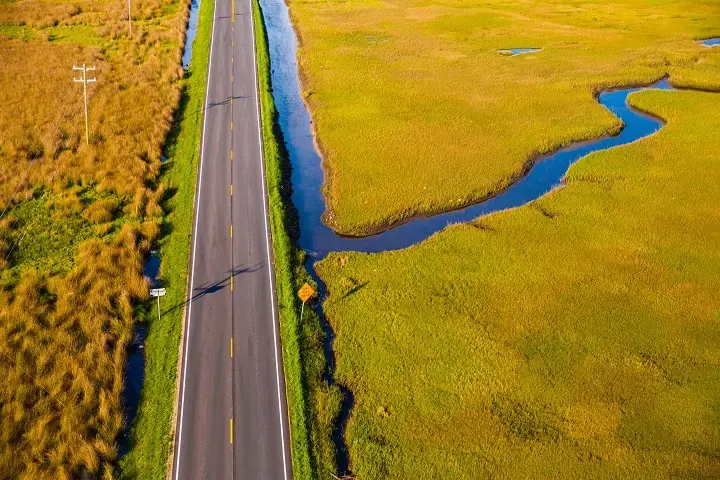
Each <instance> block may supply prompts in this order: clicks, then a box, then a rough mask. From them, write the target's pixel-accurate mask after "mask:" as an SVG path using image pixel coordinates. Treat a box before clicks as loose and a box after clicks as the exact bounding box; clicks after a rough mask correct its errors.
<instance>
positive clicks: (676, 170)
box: [318, 2, 720, 480]
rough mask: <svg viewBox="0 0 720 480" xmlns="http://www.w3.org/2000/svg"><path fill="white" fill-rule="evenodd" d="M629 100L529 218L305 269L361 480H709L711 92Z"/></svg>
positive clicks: (716, 115)
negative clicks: (626, 127)
mask: <svg viewBox="0 0 720 480" xmlns="http://www.w3.org/2000/svg"><path fill="white" fill-rule="evenodd" d="M676 3H677V2H676ZM716 55H720V52H718V53H717V54H716ZM716 75H718V77H720V69H718V70H716ZM630 100H631V102H632V103H633V104H635V105H636V106H638V107H640V108H641V109H643V110H645V111H648V112H650V113H653V114H655V115H658V116H660V117H662V118H664V119H667V121H668V124H667V125H666V126H665V127H664V129H662V130H660V131H659V132H658V133H657V134H655V135H653V136H651V137H648V138H647V139H644V140H641V141H639V142H636V143H633V144H630V145H627V146H624V147H619V148H617V149H614V150H609V151H605V152H599V153H595V154H593V155H591V156H589V157H587V158H585V159H582V160H580V162H578V163H577V164H576V165H575V166H573V167H572V168H571V170H570V172H569V174H568V178H567V185H566V186H564V187H562V188H560V189H557V190H555V191H553V192H552V193H550V194H548V195H546V196H545V197H543V198H541V199H539V200H537V201H536V202H533V203H531V204H529V205H527V206H524V207H521V208H517V209H513V210H509V211H505V212H499V213H496V214H493V215H490V216H487V217H482V218H480V219H478V220H476V221H474V222H471V223H469V224H465V225H457V226H453V227H450V228H448V229H446V230H445V231H443V232H441V233H439V234H437V235H435V236H433V237H432V238H430V239H429V240H427V241H425V242H423V243H422V244H420V245H417V246H414V247H411V248H409V249H406V250H402V251H397V252H390V253H383V254H376V255H367V254H356V253H350V254H348V253H335V254H332V255H331V256H330V257H328V259H326V260H324V261H323V262H322V263H320V264H319V265H318V271H319V273H320V275H321V277H322V278H323V279H324V280H325V281H326V282H327V285H328V287H329V292H330V296H329V299H328V300H327V301H326V303H325V311H326V314H327V316H328V318H329V320H330V322H331V323H332V325H333V327H334V329H335V332H336V334H337V338H336V341H335V351H336V354H337V357H338V358H337V359H338V362H337V365H338V370H337V377H338V381H339V382H342V383H344V384H345V385H347V386H348V387H349V388H350V389H351V390H352V391H353V392H354V396H355V401H356V403H355V406H354V408H353V413H352V417H351V419H350V423H349V426H348V430H347V433H346V440H347V443H348V445H349V451H350V457H351V462H352V470H353V472H354V473H355V474H356V475H357V478H358V479H363V480H370V479H408V478H412V479H436V478H443V479H456V478H457V479H467V478H517V479H524V478H577V479H586V478H627V479H637V478H653V479H669V478H708V479H709V478H718V477H720V457H719V456H718V452H719V451H720V297H719V296H718V294H717V292H718V291H720V275H719V273H720V253H719V252H720V249H718V245H720V228H718V225H720V190H719V189H718V187H717V185H718V184H719V183H720V136H718V135H717V132H720V94H718V93H704V92H691V91H649V92H648V91H646V92H640V93H636V94H634V95H633V96H631V97H630ZM540 124H544V123H542V122H541V123H540Z"/></svg>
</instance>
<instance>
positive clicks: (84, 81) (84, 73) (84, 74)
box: [73, 63, 95, 145]
mask: <svg viewBox="0 0 720 480" xmlns="http://www.w3.org/2000/svg"><path fill="white" fill-rule="evenodd" d="M73 70H80V71H82V78H74V79H73V80H74V81H75V82H76V83H82V84H83V96H84V98H85V143H87V144H88V145H90V129H89V128H88V101H87V84H88V83H95V77H93V78H87V72H91V71H93V70H95V66H94V65H93V66H92V67H86V66H85V64H84V63H83V65H82V67H76V66H75V65H73Z"/></svg>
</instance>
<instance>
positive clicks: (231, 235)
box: [230, 225, 232, 238]
mask: <svg viewBox="0 0 720 480" xmlns="http://www.w3.org/2000/svg"><path fill="white" fill-rule="evenodd" d="M230 238H232V225H230Z"/></svg>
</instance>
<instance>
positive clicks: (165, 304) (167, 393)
mask: <svg viewBox="0 0 720 480" xmlns="http://www.w3.org/2000/svg"><path fill="white" fill-rule="evenodd" d="M215 1H216V0H202V1H201V4H200V12H199V20H198V29H197V34H196V36H195V41H194V43H193V50H192V51H193V54H192V58H191V61H190V66H189V68H188V70H187V73H186V74H185V79H184V84H183V88H182V91H181V97H180V103H179V106H178V109H177V111H176V113H175V121H174V124H173V127H172V130H171V132H170V134H169V136H168V138H167V141H166V144H165V155H166V156H167V161H166V162H165V163H164V164H163V172H162V175H161V180H162V182H163V183H164V184H165V185H167V189H168V191H169V192H170V195H168V199H167V201H166V202H165V203H164V204H163V209H164V210H165V212H166V216H165V218H164V222H163V226H162V231H163V236H162V238H161V240H160V258H161V267H160V275H159V279H160V280H161V282H162V284H163V286H164V287H165V288H166V290H167V294H166V296H164V297H163V298H162V300H161V302H162V303H161V307H162V308H161V313H162V315H161V317H160V319H159V320H158V319H157V318H156V317H155V316H154V311H152V312H151V313H152V315H149V316H148V322H149V327H150V328H149V331H148V336H147V339H146V341H145V381H144V384H143V390H142V397H141V401H140V405H139V409H138V414H137V419H136V421H135V423H134V425H133V426H132V430H131V432H130V442H131V449H130V451H129V453H128V454H127V455H126V456H125V457H123V458H122V460H121V462H120V465H121V472H122V475H121V478H125V479H136V478H137V479H140V478H143V479H145V478H148V479H154V480H161V479H164V478H166V476H167V471H168V469H169V468H170V466H169V463H168V460H169V458H170V456H171V455H170V454H171V452H172V449H173V438H174V435H173V432H174V419H173V410H174V406H175V401H176V390H177V379H178V371H177V369H178V355H179V351H180V350H179V348H180V339H181V337H182V328H183V317H184V314H185V305H186V298H187V293H188V292H187V288H188V287H187V278H188V268H189V258H190V247H191V235H192V226H193V217H194V206H195V203H194V199H195V187H196V178H197V172H198V165H199V159H200V145H201V141H202V127H203V117H204V111H203V108H204V102H205V91H206V87H207V75H208V62H209V59H210V42H211V37H212V28H213V11H214V6H215Z"/></svg>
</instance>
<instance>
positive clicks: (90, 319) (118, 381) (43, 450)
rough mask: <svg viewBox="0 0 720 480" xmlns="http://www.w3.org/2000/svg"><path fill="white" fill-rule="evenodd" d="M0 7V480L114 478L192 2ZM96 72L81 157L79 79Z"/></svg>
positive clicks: (165, 193) (165, 194) (23, 2)
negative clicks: (87, 70)
mask: <svg viewBox="0 0 720 480" xmlns="http://www.w3.org/2000/svg"><path fill="white" fill-rule="evenodd" d="M124 9H125V5H124V4H121V2H120V3H119V2H91V3H88V2H73V1H41V2H35V1H30V0H19V1H9V2H1V3H0V53H1V54H2V58H3V68H2V69H1V70H0V103H2V105H3V108H2V109H0V209H2V212H3V215H2V220H0V251H1V253H2V262H3V264H2V273H1V274H0V375H2V376H3V378H5V379H6V381H5V382H4V387H3V388H2V389H0V409H1V411H2V415H1V420H0V422H2V423H1V425H0V472H1V475H0V476H2V478H13V479H15V478H17V479H32V480H39V479H45V478H47V479H53V480H55V479H71V478H86V477H89V478H103V479H111V478H116V477H117V474H118V471H117V467H116V465H117V463H116V462H117V454H118V452H117V444H116V440H117V437H118V434H119V433H120V431H121V430H122V429H123V428H124V427H125V415H124V408H123V405H122V401H121V394H122V390H123V382H124V379H123V375H124V371H125V359H126V346H127V345H128V343H129V342H130V341H131V339H132V325H133V323H134V322H136V321H138V320H141V319H143V317H144V307H143V305H142V301H143V300H144V299H146V298H147V295H148V293H147V282H146V279H144V278H143V274H142V263H143V260H144V258H145V256H146V255H147V253H148V252H149V250H150V248H151V247H152V246H153V245H154V244H155V243H156V242H157V241H158V239H159V238H160V234H161V231H162V229H163V208H162V205H163V203H164V202H166V201H167V200H168V199H169V198H170V197H171V195H172V193H173V192H172V191H169V190H168V189H167V188H166V186H165V185H164V182H163V181H162V179H161V165H160V164H161V162H160V159H161V151H162V148H163V143H164V141H165V138H166V135H167V133H168V131H169V129H170V126H171V123H172V120H173V112H174V111H175V108H176V106H177V103H178V100H179V97H180V90H181V86H182V81H183V72H182V69H181V68H180V55H181V50H182V45H183V41H184V26H185V23H186V19H187V2H185V1H183V0H147V1H145V0H141V1H137V2H133V22H134V25H133V36H132V37H129V36H128V34H127V22H126V13H125V12H126V10H124ZM82 63H86V64H88V65H92V64H94V65H96V67H97V70H96V71H95V72H94V73H95V75H96V77H97V83H95V84H92V85H91V86H90V87H89V96H90V115H89V117H90V133H91V134H90V139H89V140H90V141H89V145H86V143H85V138H84V123H83V109H82V104H83V98H82V88H81V87H80V86H79V85H78V84H75V83H73V81H72V79H73V74H74V73H77V72H73V71H72V66H73V65H74V64H75V65H79V64H82Z"/></svg>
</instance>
